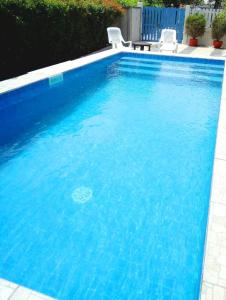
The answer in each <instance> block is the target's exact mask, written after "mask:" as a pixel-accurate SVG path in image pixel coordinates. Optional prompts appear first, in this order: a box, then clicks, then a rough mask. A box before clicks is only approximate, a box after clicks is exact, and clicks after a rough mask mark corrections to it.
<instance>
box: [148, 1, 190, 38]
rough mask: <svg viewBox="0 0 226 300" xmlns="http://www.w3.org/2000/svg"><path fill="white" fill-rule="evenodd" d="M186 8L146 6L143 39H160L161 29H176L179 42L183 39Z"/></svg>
mask: <svg viewBox="0 0 226 300" xmlns="http://www.w3.org/2000/svg"><path fill="white" fill-rule="evenodd" d="M184 17H185V9H183V8H159V7H144V8H143V12H142V40H143V41H158V40H159V39H160V36H161V30H162V29H164V28H170V29H175V30H176V31H177V40H178V42H179V43H181V42H182V40H183V29H184Z"/></svg>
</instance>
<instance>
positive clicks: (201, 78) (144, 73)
mask: <svg viewBox="0 0 226 300" xmlns="http://www.w3.org/2000/svg"><path fill="white" fill-rule="evenodd" d="M117 71H119V73H120V74H121V75H127V76H134V75H135V76H139V77H140V78H141V77H142V78H147V79H148V78H149V79H150V78H151V77H159V78H161V77H165V78H171V79H175V78H178V79H180V80H181V81H182V80H186V81H187V80H189V81H193V82H194V81H197V82H200V83H203V82H212V83H219V84H221V83H222V78H221V77H211V76H208V75H200V74H197V73H196V74H180V73H178V72H177V71H175V72H174V71H173V70H172V71H156V70H142V69H135V68H134V69H133V68H130V69H128V68H124V67H118V68H117Z"/></svg>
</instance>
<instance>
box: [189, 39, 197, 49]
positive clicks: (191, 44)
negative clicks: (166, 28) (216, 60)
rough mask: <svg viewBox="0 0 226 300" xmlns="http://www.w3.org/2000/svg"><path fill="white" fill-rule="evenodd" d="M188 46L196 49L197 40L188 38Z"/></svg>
mask: <svg viewBox="0 0 226 300" xmlns="http://www.w3.org/2000/svg"><path fill="white" fill-rule="evenodd" d="M189 46H191V47H197V46H198V40H197V39H194V38H190V40H189Z"/></svg>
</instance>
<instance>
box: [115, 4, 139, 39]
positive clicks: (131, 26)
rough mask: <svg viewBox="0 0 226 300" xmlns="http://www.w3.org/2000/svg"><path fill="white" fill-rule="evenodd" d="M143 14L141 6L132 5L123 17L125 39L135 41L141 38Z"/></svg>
mask: <svg viewBox="0 0 226 300" xmlns="http://www.w3.org/2000/svg"><path fill="white" fill-rule="evenodd" d="M141 14H142V9H141V8H140V7H132V8H128V9H127V10H126V12H125V13H124V15H123V16H122V17H121V21H120V28H121V31H122V35H123V37H124V39H125V40H129V41H133V42H134V41H139V40H140V39H141Z"/></svg>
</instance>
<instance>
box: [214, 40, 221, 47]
mask: <svg viewBox="0 0 226 300" xmlns="http://www.w3.org/2000/svg"><path fill="white" fill-rule="evenodd" d="M222 45H223V41H218V40H214V41H213V46H214V48H217V49H218V48H220V47H221V46H222Z"/></svg>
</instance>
